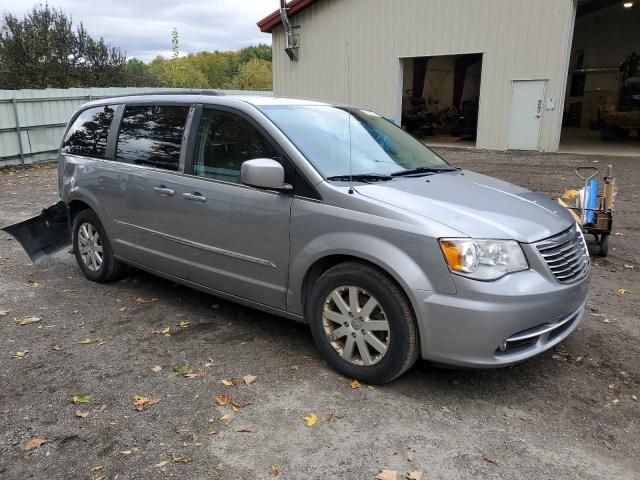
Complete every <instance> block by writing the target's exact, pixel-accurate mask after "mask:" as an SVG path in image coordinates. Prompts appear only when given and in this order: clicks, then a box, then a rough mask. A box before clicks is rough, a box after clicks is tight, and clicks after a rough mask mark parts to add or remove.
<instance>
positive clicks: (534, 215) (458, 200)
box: [355, 170, 575, 243]
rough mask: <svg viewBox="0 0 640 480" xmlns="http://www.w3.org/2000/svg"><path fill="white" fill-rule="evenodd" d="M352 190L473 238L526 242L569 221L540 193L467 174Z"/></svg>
mask: <svg viewBox="0 0 640 480" xmlns="http://www.w3.org/2000/svg"><path fill="white" fill-rule="evenodd" d="M355 190H356V191H357V192H358V193H359V194H361V195H364V196H366V197H369V198H372V199H375V200H378V201H381V202H384V203H387V204H390V205H394V206H396V207H399V208H402V209H405V210H407V211H409V212H412V213H415V214H417V215H421V216H423V217H426V218H429V219H431V220H434V221H436V222H438V223H442V224H444V225H446V226H448V227H450V228H453V229H455V230H458V231H459V232H463V233H464V234H465V235H468V236H470V237H473V238H496V239H511V240H517V241H519V242H523V243H531V242H535V241H538V240H541V239H543V238H547V237H550V236H552V235H555V234H557V233H560V232H561V231H563V230H566V229H567V228H569V227H570V226H571V225H573V224H574V223H575V222H574V220H573V218H572V217H571V215H570V214H569V212H568V211H567V210H566V209H564V208H563V207H561V206H560V205H558V204H557V203H555V202H553V201H552V200H550V199H548V198H546V197H543V196H542V195H539V194H537V193H533V192H530V191H529V190H526V189H524V188H521V187H518V186H516V185H513V184H511V183H507V182H503V181H502V180H497V179H495V178H492V177H487V176H486V175H481V174H479V173H475V172H470V171H468V170H462V171H456V172H447V173H440V174H437V175H429V176H423V177H413V178H408V177H400V178H397V179H395V180H391V181H388V182H379V183H372V184H365V185H358V186H357V187H355Z"/></svg>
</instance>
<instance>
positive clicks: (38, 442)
mask: <svg viewBox="0 0 640 480" xmlns="http://www.w3.org/2000/svg"><path fill="white" fill-rule="evenodd" d="M45 443H47V441H46V440H45V439H44V438H33V439H31V440H29V441H28V442H27V444H26V445H25V446H24V449H25V450H33V449H34V448H40V447H41V446H42V445H44V444H45Z"/></svg>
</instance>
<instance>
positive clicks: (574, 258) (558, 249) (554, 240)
mask: <svg viewBox="0 0 640 480" xmlns="http://www.w3.org/2000/svg"><path fill="white" fill-rule="evenodd" d="M535 246H536V248H537V249H538V251H539V252H540V255H542V258H544V261H545V262H546V264H547V266H548V267H549V270H551V273H553V276H554V277H556V279H557V280H558V281H559V282H562V283H573V282H577V281H578V280H580V279H581V278H583V277H585V276H586V275H587V274H588V273H589V268H590V264H589V252H588V250H587V245H586V244H585V242H584V237H583V236H582V232H581V231H580V229H579V228H578V227H577V226H575V225H574V226H573V227H571V228H570V229H569V230H565V231H564V232H562V233H560V234H558V235H555V236H553V237H550V238H547V239H546V240H542V241H540V242H538V243H536V244H535Z"/></svg>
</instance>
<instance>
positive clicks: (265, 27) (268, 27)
mask: <svg viewBox="0 0 640 480" xmlns="http://www.w3.org/2000/svg"><path fill="white" fill-rule="evenodd" d="M315 1H316V0H291V1H290V2H289V3H288V4H287V10H288V12H287V13H288V14H289V15H290V16H293V15H295V14H296V13H298V12H301V11H302V10H304V9H306V8H307V7H309V6H311V4H312V3H314V2H315ZM281 23H282V18H280V9H278V10H276V11H275V12H273V13H272V14H270V15H267V16H266V17H264V18H263V19H262V20H260V21H259V22H258V23H257V25H258V28H260V31H261V32H268V33H271V31H272V30H273V29H274V28H275V27H277V26H278V25H280V24H281Z"/></svg>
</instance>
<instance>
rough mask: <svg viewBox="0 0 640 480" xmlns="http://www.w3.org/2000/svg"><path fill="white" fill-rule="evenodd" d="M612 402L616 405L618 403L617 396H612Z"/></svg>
mask: <svg viewBox="0 0 640 480" xmlns="http://www.w3.org/2000/svg"><path fill="white" fill-rule="evenodd" d="M612 403H613V404H614V405H617V404H618V403H620V400H618V399H617V398H614V399H613V401H612Z"/></svg>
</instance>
